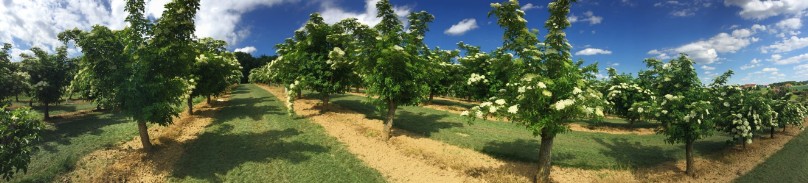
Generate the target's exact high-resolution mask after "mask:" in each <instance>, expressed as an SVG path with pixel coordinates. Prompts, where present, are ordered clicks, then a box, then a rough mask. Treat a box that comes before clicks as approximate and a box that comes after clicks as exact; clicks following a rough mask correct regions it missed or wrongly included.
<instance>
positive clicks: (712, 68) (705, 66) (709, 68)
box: [701, 65, 715, 71]
mask: <svg viewBox="0 0 808 183" xmlns="http://www.w3.org/2000/svg"><path fill="white" fill-rule="evenodd" d="M701 69H704V70H707V71H712V70H715V67H710V66H707V65H702V66H701Z"/></svg>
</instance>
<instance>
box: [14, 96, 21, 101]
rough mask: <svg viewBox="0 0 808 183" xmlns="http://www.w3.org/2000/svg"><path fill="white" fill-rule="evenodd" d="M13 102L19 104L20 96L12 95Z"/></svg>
mask: <svg viewBox="0 0 808 183" xmlns="http://www.w3.org/2000/svg"><path fill="white" fill-rule="evenodd" d="M14 101H17V102H20V94H16V95H14Z"/></svg>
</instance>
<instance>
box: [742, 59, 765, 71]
mask: <svg viewBox="0 0 808 183" xmlns="http://www.w3.org/2000/svg"><path fill="white" fill-rule="evenodd" d="M761 65H763V64H761V63H760V59H752V61H750V62H749V63H748V64H745V65H742V66H741V70H747V69H751V68H755V67H760V66H761Z"/></svg>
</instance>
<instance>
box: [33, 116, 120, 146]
mask: <svg viewBox="0 0 808 183" xmlns="http://www.w3.org/2000/svg"><path fill="white" fill-rule="evenodd" d="M127 122H131V121H130V120H128V119H127V118H126V117H125V116H124V115H123V114H120V113H113V114H100V113H92V114H89V115H86V116H82V117H78V118H75V119H71V121H70V122H67V123H62V124H58V125H54V126H55V129H51V130H46V131H45V132H44V133H42V141H41V144H42V146H40V147H41V148H42V150H45V151H48V152H54V151H56V147H55V146H56V144H50V143H48V142H56V143H57V144H60V145H69V144H70V139H72V138H73V137H77V136H80V135H85V134H91V135H101V134H102V133H103V130H101V129H102V128H103V127H105V126H111V125H116V124H120V123H127ZM133 130H136V129H133Z"/></svg>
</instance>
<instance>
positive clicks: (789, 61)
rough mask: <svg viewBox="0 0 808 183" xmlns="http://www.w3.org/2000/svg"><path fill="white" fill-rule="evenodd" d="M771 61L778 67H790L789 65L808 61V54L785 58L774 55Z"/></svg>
mask: <svg viewBox="0 0 808 183" xmlns="http://www.w3.org/2000/svg"><path fill="white" fill-rule="evenodd" d="M769 61H771V62H774V64H777V65H788V64H796V63H802V62H805V61H808V53H805V54H802V55H797V56H793V57H788V58H783V56H782V55H779V54H774V55H772V58H771V59H769Z"/></svg>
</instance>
